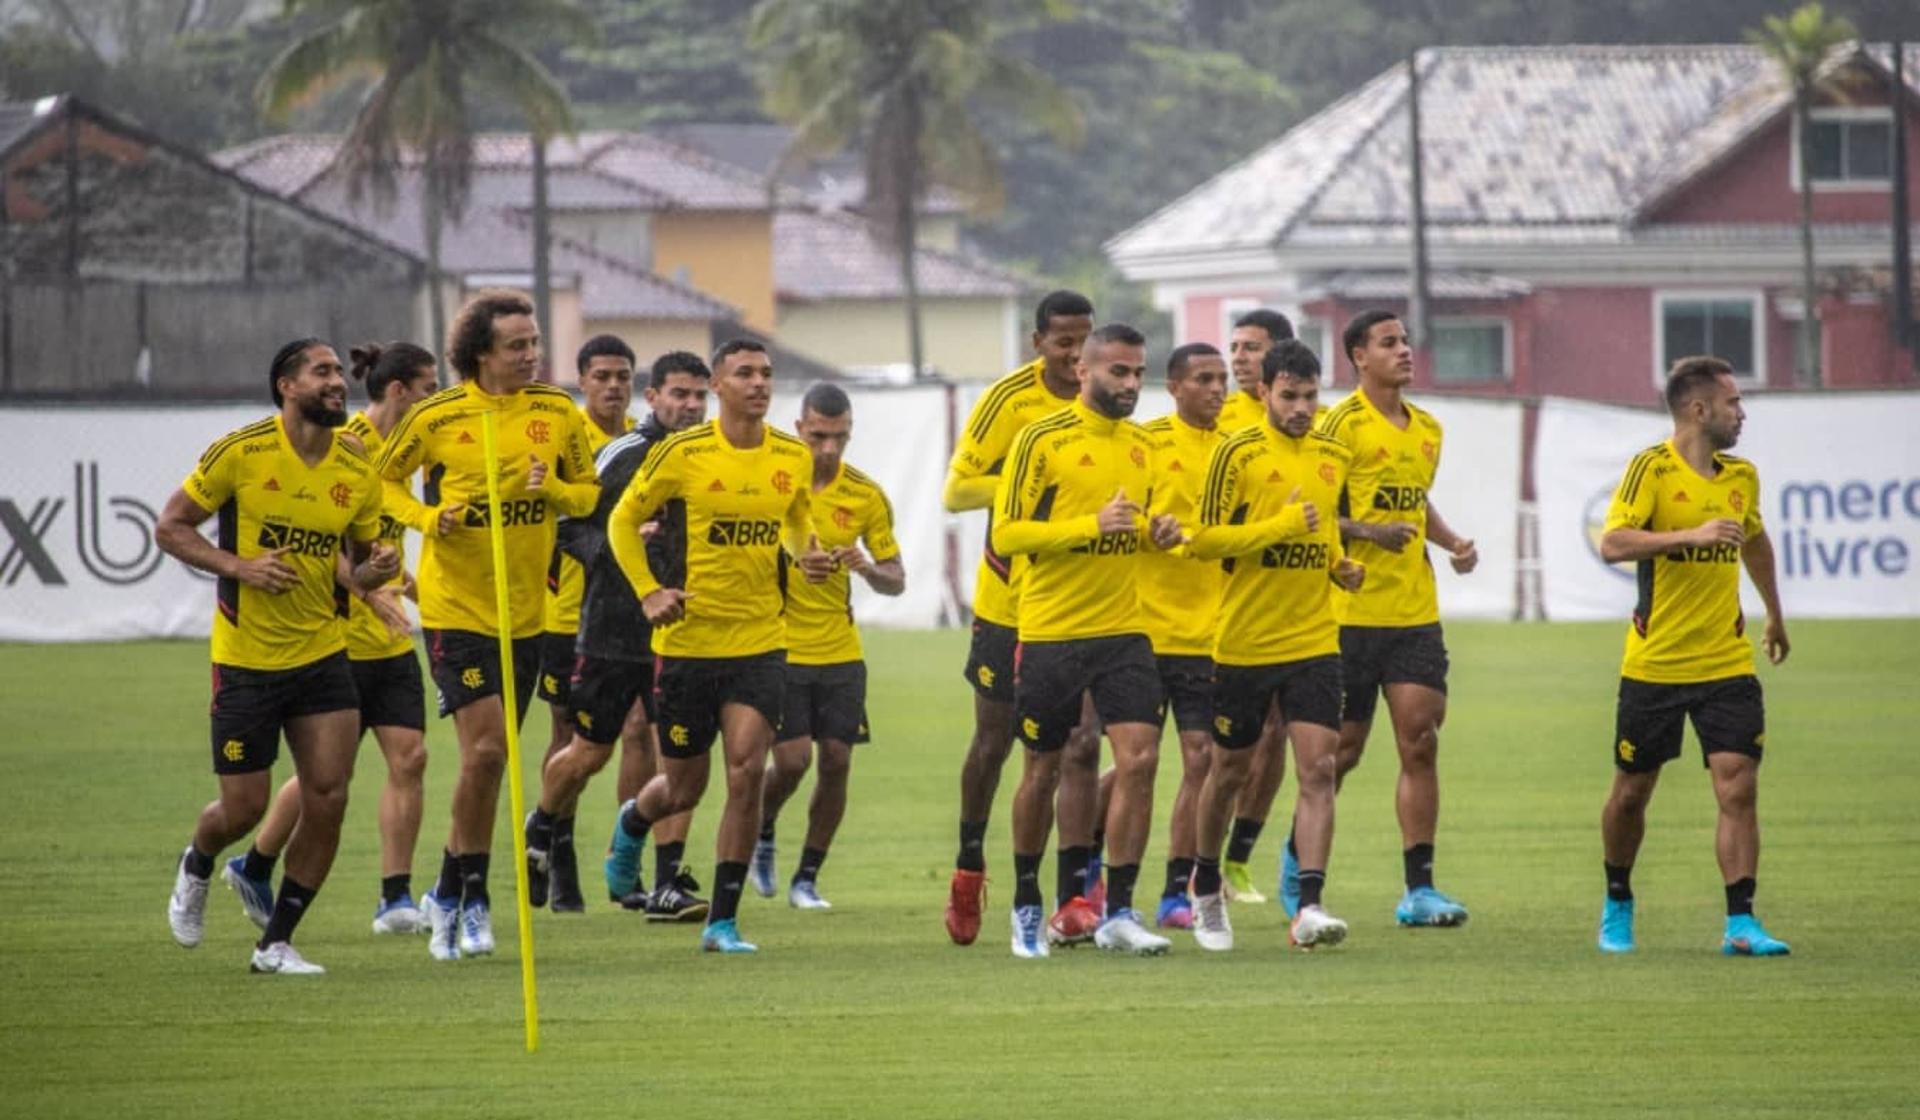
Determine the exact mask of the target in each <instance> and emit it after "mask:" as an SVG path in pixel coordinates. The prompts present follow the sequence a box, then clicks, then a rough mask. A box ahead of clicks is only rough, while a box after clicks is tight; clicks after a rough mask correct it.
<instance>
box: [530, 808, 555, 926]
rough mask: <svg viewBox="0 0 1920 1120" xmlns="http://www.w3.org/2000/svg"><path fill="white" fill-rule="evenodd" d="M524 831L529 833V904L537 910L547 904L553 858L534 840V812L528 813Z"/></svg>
mask: <svg viewBox="0 0 1920 1120" xmlns="http://www.w3.org/2000/svg"><path fill="white" fill-rule="evenodd" d="M524 831H525V832H526V834H527V905H528V906H531V907H533V908H534V909H535V910H538V909H540V908H541V907H543V906H545V905H546V904H547V886H548V879H549V877H550V875H551V874H552V871H553V860H552V858H551V857H549V856H548V854H547V849H545V848H542V847H539V846H538V845H536V844H535V843H534V842H533V814H532V813H528V814H527V823H526V827H525V829H524Z"/></svg>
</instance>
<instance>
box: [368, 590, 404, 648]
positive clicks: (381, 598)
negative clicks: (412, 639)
mask: <svg viewBox="0 0 1920 1120" xmlns="http://www.w3.org/2000/svg"><path fill="white" fill-rule="evenodd" d="M363 598H364V600H365V602H366V604H367V608H368V609H369V610H371V611H372V612H373V615H374V617H375V618H378V619H379V620H380V621H381V622H384V623H386V625H387V633H389V634H391V635H393V636H394V637H396V638H404V637H406V636H407V635H409V634H411V633H413V620H412V619H409V618H408V617H407V609H406V608H405V607H403V606H401V605H400V588H399V586H398V585H397V584H389V585H387V586H386V587H376V588H374V589H373V590H372V591H369V592H367V593H366V595H365V596H364V597H363Z"/></svg>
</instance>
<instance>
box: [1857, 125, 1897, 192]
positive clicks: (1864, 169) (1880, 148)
mask: <svg viewBox="0 0 1920 1120" xmlns="http://www.w3.org/2000/svg"><path fill="white" fill-rule="evenodd" d="M1892 172H1893V127H1892V125H1891V124H1890V123H1888V122H1886V121H1853V122H1851V123H1849V124H1848V125H1847V178H1849V179H1885V178H1887V177H1888V176H1889V175H1890V174H1892Z"/></svg>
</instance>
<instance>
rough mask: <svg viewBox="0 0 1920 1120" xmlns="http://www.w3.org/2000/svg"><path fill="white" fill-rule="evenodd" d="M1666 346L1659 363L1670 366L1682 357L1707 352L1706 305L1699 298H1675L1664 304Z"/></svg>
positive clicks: (1666, 366)
mask: <svg viewBox="0 0 1920 1120" xmlns="http://www.w3.org/2000/svg"><path fill="white" fill-rule="evenodd" d="M1663 317H1664V318H1665V320H1666V335H1667V341H1666V348H1665V352H1664V353H1662V354H1661V356H1660V358H1661V365H1662V366H1663V367H1665V368H1671V367H1672V366H1673V363H1675V362H1677V361H1679V360H1680V359H1682V358H1690V357H1693V356H1694V355H1696V354H1705V353H1707V318H1708V315H1707V305H1706V304H1705V303H1704V302H1702V301H1700V300H1692V299H1677V300H1673V301H1671V302H1669V303H1668V304H1667V305H1666V310H1665V312H1664V313H1663Z"/></svg>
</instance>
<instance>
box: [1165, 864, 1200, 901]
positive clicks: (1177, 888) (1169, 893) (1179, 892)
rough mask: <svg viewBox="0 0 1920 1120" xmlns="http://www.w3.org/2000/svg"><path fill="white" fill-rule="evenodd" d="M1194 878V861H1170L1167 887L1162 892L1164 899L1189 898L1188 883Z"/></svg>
mask: <svg viewBox="0 0 1920 1120" xmlns="http://www.w3.org/2000/svg"><path fill="white" fill-rule="evenodd" d="M1192 878H1193V861H1192V860H1190V859H1170V860H1168V861H1167V886H1166V889H1165V890H1163V891H1161V892H1160V894H1161V897H1163V898H1185V897H1187V881H1188V880H1190V879H1192Z"/></svg>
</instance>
